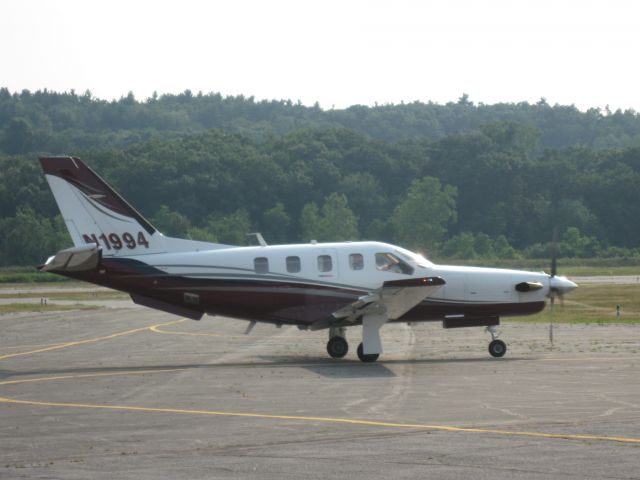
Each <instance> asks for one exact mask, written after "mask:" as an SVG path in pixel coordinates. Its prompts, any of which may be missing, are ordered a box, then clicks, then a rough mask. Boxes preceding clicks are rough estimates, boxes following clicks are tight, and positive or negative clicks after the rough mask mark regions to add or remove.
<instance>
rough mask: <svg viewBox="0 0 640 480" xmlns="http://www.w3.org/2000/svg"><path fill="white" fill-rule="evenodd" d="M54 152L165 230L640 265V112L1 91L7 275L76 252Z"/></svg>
mask: <svg viewBox="0 0 640 480" xmlns="http://www.w3.org/2000/svg"><path fill="white" fill-rule="evenodd" d="M41 154H45V155H56V154H72V155H75V156H79V157H81V158H83V159H84V160H85V161H86V162H87V163H88V164H89V165H90V166H91V167H92V168H93V169H94V170H96V171H97V172H98V173H99V174H100V175H102V176H103V177H104V178H105V179H106V180H107V181H108V182H110V183H111V184H112V185H113V186H114V187H115V188H116V189H117V190H118V191H119V192H120V193H121V194H122V195H123V196H124V197H125V198H127V199H128V200H129V201H130V202H131V203H132V204H133V205H134V206H136V208H137V209H138V210H140V211H141V212H142V213H143V214H144V215H145V216H147V217H148V218H149V219H150V220H151V222H152V223H154V224H155V225H156V226H157V227H158V228H159V229H160V230H161V231H163V232H164V233H166V234H169V235H175V236H185V237H191V238H194V239H202V240H211V241H219V242H223V243H232V244H246V243H247V242H248V238H247V236H246V234H247V233H248V232H252V231H260V232H262V234H263V235H264V237H265V238H266V239H267V241H268V242H269V243H284V242H297V241H309V240H311V239H316V240H318V241H324V240H357V239H376V240H383V241H389V242H393V243H397V244H401V245H403V246H406V247H409V248H413V249H418V250H421V251H423V252H426V253H427V255H429V256H432V257H436V258H445V257H455V258H486V259H490V258H496V257H500V258H515V257H518V256H525V257H532V258H543V257H546V256H548V255H549V245H548V243H549V240H550V238H551V232H552V231H553V229H554V228H557V229H558V231H559V237H560V238H559V239H560V243H559V248H560V254H561V255H563V256H567V257H594V256H600V257H632V256H633V257H638V256H640V248H639V247H640V241H639V239H640V224H639V222H638V221H637V218H640V215H639V214H640V188H638V187H640V115H638V114H637V113H635V112H633V111H625V112H622V111H616V112H610V111H608V110H605V111H601V110H598V109H592V110H589V111H587V112H581V111H579V110H577V109H576V108H574V107H571V106H560V105H554V106H551V105H549V104H547V103H546V101H544V99H542V100H541V101H540V102H538V103H536V104H533V105H531V104H528V103H519V104H497V105H483V104H479V105H476V104H474V103H472V102H471V101H470V100H469V98H468V97H467V96H466V95H463V96H462V97H461V98H460V99H458V101H457V102H452V103H447V104H445V105H440V104H434V103H420V102H415V103H411V104H400V105H381V106H374V107H365V106H353V107H350V108H347V109H344V110H333V109H332V110H323V109H321V108H320V107H319V106H317V105H316V106H313V107H306V106H303V105H301V104H300V103H293V102H291V101H259V102H257V101H255V100H254V99H253V98H251V97H250V98H245V97H223V96H221V95H219V94H206V95H203V94H201V93H198V94H192V93H191V92H189V91H186V92H184V93H182V94H179V95H163V96H160V97H158V96H156V95H154V96H153V97H152V98H149V99H146V100H144V101H137V100H136V99H135V98H134V97H133V95H131V94H129V95H128V96H126V97H123V98H121V99H120V100H117V101H105V100H100V99H96V98H93V97H92V95H91V93H90V92H86V93H84V94H82V95H77V94H75V93H74V92H70V93H56V92H48V91H38V92H33V93H32V92H29V91H23V92H21V93H11V92H9V91H8V90H7V89H0V264H1V265H26V264H37V263H38V262H41V261H43V260H44V257H45V256H46V255H49V254H52V253H55V251H57V250H58V249H60V248H64V247H66V246H69V245H70V240H69V238H68V235H67V234H66V231H65V229H64V225H63V223H62V221H61V219H60V217H59V216H58V211H57V207H56V205H55V202H54V200H53V196H52V195H51V194H50V192H49V189H48V187H47V185H46V182H45V181H44V176H43V174H42V172H41V171H40V166H39V163H38V161H37V157H38V156H39V155H41Z"/></svg>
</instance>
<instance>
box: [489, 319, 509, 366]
mask: <svg viewBox="0 0 640 480" xmlns="http://www.w3.org/2000/svg"><path fill="white" fill-rule="evenodd" d="M487 332H489V333H490V334H491V343H489V354H490V355H491V356H492V357H496V358H499V357H502V356H504V354H505V353H507V344H506V343H504V342H503V341H502V340H498V331H497V329H496V327H495V325H491V326H489V327H487Z"/></svg>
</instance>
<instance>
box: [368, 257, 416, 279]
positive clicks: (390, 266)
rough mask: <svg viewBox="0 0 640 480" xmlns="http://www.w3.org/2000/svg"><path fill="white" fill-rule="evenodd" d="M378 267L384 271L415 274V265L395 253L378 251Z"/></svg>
mask: <svg viewBox="0 0 640 480" xmlns="http://www.w3.org/2000/svg"><path fill="white" fill-rule="evenodd" d="M376 268H377V269H378V270H382V271H384V272H393V273H404V274H405V275H411V274H413V267H412V266H411V265H409V264H408V263H407V262H405V261H404V260H402V259H401V258H399V257H397V256H396V255H394V254H393V253H389V252H385V253H376Z"/></svg>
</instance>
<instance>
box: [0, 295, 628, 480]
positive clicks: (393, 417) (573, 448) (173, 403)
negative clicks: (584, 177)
mask: <svg viewBox="0 0 640 480" xmlns="http://www.w3.org/2000/svg"><path fill="white" fill-rule="evenodd" d="M159 324H165V325H160V326H157V325H159ZM245 327H246V323H244V322H241V321H234V320H230V319H224V318H219V317H205V318H204V319H203V320H202V321H201V322H193V321H188V320H181V319H179V318H177V317H172V316H170V315H166V314H162V313H159V312H155V311H152V310H148V309H140V308H117V309H104V310H99V311H86V312H61V313H55V312H49V313H37V314H20V315H3V316H0V419H1V424H0V445H1V448H0V478H3V479H5V478H6V479H21V478H38V479H44V478H46V479H58V478H59V479H90V478H96V479H107V478H127V479H129V478H130V479H158V478H172V479H176V478H185V479H211V478H256V479H257V478H259V479H294V478H295V479H297V478H312V479H316V478H317V479H326V478H334V477H335V478H344V479H365V478H366V479H370V478H394V479H396V478H398V479H401V478H443V479H449V478H473V479H485V478H486V479H489V478H491V479H495V478H500V479H502V478H504V479H534V478H535V479H539V478H545V479H547V478H548V479H558V478H625V479H628V478H640V396H639V394H640V382H639V378H638V369H639V368H640V327H639V326H636V325H617V326H598V325H589V326H587V325H579V326H566V325H560V326H556V327H555V338H556V343H555V348H554V349H553V350H550V349H549V346H548V340H547V338H548V333H547V326H546V325H539V324H522V323H513V324H506V325H504V326H503V327H502V336H501V338H503V339H504V340H505V341H506V342H507V343H508V345H509V352H508V353H507V356H506V357H504V358H503V359H493V358H490V357H489V355H488V353H487V352H486V348H487V343H488V336H487V335H486V334H484V333H483V332H482V330H481V329H460V330H449V331H445V330H442V329H441V328H440V327H439V325H434V324H419V325H416V326H414V327H409V326H406V325H389V326H386V327H385V328H384V329H383V340H384V345H385V353H384V354H383V356H382V357H381V361H379V362H378V363H376V364H362V363H360V362H359V361H358V360H357V358H356V357H355V347H356V346H357V342H358V336H359V335H360V331H359V330H358V329H353V330H352V331H350V332H349V334H348V335H349V338H350V340H351V352H350V353H349V355H348V356H347V358H346V359H343V360H332V359H329V358H328V357H327V356H326V353H325V351H324V348H325V342H326V337H325V336H326V332H313V333H309V332H300V331H298V330H297V329H295V328H286V327H285V328H282V329H276V328H275V327H272V326H265V325H258V326H257V327H256V328H255V329H254V331H253V333H252V334H251V335H250V336H245V335H243V333H242V332H243V331H244V329H245ZM350 422H352V423H350ZM407 425H411V426H407ZM456 428H457V429H458V430H456ZM602 437H617V438H618V440H619V441H612V440H607V439H605V438H602Z"/></svg>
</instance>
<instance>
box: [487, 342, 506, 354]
mask: <svg viewBox="0 0 640 480" xmlns="http://www.w3.org/2000/svg"><path fill="white" fill-rule="evenodd" d="M489 353H490V354H491V356H492V357H502V356H503V355H504V354H505V353H507V344H506V343H504V342H503V341H502V340H494V341H492V342H491V343H490V344H489Z"/></svg>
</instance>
